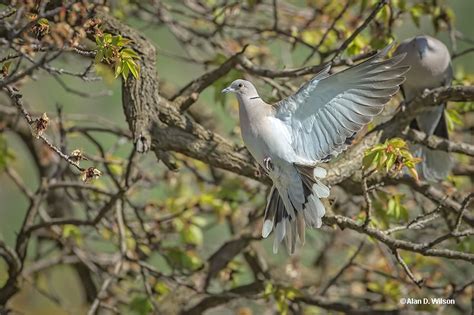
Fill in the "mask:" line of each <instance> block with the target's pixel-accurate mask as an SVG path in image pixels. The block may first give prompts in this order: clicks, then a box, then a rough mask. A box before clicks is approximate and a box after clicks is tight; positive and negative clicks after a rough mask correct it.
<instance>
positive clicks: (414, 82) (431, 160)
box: [395, 36, 453, 181]
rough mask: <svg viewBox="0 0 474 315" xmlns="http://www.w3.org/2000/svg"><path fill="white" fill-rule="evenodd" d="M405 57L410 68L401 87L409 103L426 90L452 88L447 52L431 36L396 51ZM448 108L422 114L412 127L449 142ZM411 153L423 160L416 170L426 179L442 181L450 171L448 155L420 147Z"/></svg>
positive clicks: (434, 107) (416, 39)
mask: <svg viewBox="0 0 474 315" xmlns="http://www.w3.org/2000/svg"><path fill="white" fill-rule="evenodd" d="M402 53H403V54H406V57H405V59H404V60H403V61H402V63H403V64H406V65H409V66H410V67H411V69H410V71H409V72H408V73H407V75H406V80H405V82H404V83H403V86H402V91H403V94H404V97H405V100H406V102H410V101H411V100H413V99H414V98H415V97H417V96H419V95H421V94H422V93H423V91H424V90H426V89H433V88H437V87H440V86H448V85H450V84H451V80H452V77H453V69H452V66H451V56H450V54H449V50H448V48H447V47H446V46H445V45H444V44H443V43H442V42H440V41H439V40H437V39H435V38H433V37H430V36H416V37H414V38H410V39H407V40H405V41H403V42H402V43H401V44H400V45H399V46H398V48H397V50H396V51H395V54H402ZM445 107H446V104H440V105H438V106H433V107H431V108H429V109H428V110H426V111H425V112H423V113H421V114H420V115H418V116H417V117H416V118H415V120H414V121H413V123H412V124H411V126H412V128H416V129H419V130H421V131H423V132H424V133H425V134H427V135H428V136H430V135H436V136H439V137H442V138H446V139H448V130H447V127H446V121H445V117H444V109H445ZM412 151H414V152H415V154H416V155H417V156H418V157H421V158H422V159H423V161H422V162H421V163H420V164H418V166H417V168H418V172H419V173H420V175H421V176H422V177H423V178H424V179H427V180H430V181H438V180H442V179H444V178H445V177H446V176H447V175H448V173H449V171H450V170H451V167H452V161H451V156H450V154H449V153H448V152H446V151H440V150H432V149H429V148H427V147H424V146H420V145H414V146H413V148H412Z"/></svg>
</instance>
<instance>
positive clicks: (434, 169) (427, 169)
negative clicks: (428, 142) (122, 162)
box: [410, 104, 453, 182]
mask: <svg viewBox="0 0 474 315" xmlns="http://www.w3.org/2000/svg"><path fill="white" fill-rule="evenodd" d="M441 108H442V109H443V111H442V112H441V113H440V114H439V115H440V117H439V120H438V122H437V124H436V126H431V129H432V130H428V129H429V128H428V127H426V126H425V128H420V127H421V126H419V122H417V121H416V120H413V122H412V123H411V125H410V128H413V129H417V130H422V131H424V132H425V133H426V132H432V134H434V135H436V136H438V137H441V138H445V139H449V135H448V128H447V125H446V119H445V116H444V108H445V104H444V105H442V106H441ZM435 118H436V117H435ZM423 129H424V130H423ZM429 134H430V133H428V135H429ZM412 151H413V152H414V155H415V156H417V157H420V158H421V159H422V162H421V163H419V164H418V166H417V171H418V173H419V174H420V176H421V177H422V178H423V179H425V180H427V181H430V182H437V181H440V180H443V179H445V178H446V177H447V176H448V174H449V172H450V171H451V169H452V167H453V160H452V158H451V154H450V153H449V152H446V151H441V150H432V149H430V148H427V147H425V146H421V145H413V147H412Z"/></svg>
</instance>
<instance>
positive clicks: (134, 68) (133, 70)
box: [126, 59, 140, 79]
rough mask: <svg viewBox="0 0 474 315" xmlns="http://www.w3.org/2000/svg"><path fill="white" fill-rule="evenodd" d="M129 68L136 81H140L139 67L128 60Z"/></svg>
mask: <svg viewBox="0 0 474 315" xmlns="http://www.w3.org/2000/svg"><path fill="white" fill-rule="evenodd" d="M126 63H127V66H128V68H129V69H130V72H131V73H132V75H133V77H134V78H135V79H138V73H139V69H140V68H139V66H138V64H136V63H135V61H133V60H132V59H128V60H127V61H126Z"/></svg>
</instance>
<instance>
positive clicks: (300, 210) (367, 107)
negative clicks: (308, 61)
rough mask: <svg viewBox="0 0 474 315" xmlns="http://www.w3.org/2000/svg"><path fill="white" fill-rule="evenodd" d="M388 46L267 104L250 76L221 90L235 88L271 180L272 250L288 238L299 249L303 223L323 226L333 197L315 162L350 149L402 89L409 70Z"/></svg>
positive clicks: (253, 149)
mask: <svg viewBox="0 0 474 315" xmlns="http://www.w3.org/2000/svg"><path fill="white" fill-rule="evenodd" d="M387 51H388V48H387V49H384V50H383V51H382V52H381V53H380V54H378V55H376V56H374V57H372V58H370V59H368V60H367V61H365V62H363V63H361V64H359V65H356V66H354V67H352V68H350V69H347V70H344V71H342V72H340V73H337V74H335V75H330V74H329V67H325V68H324V69H323V70H322V71H321V72H320V73H318V74H317V75H316V76H315V77H314V78H313V79H312V80H311V81H309V82H308V83H307V84H305V85H304V86H303V87H301V89H300V90H299V91H298V92H297V93H296V94H294V95H292V96H290V97H288V98H287V99H284V100H282V101H280V102H278V103H277V104H275V105H270V104H267V103H265V102H264V101H263V100H262V99H261V98H260V97H259V95H258V93H257V90H256V89H255V87H254V86H253V85H252V83H250V82H248V81H245V80H236V81H234V82H233V83H232V84H231V85H230V86H229V87H228V88H226V89H224V90H223V92H234V93H236V95H237V99H238V101H239V106H240V108H239V115H240V127H241V132H242V137H243V140H244V143H245V145H246V146H247V148H248V150H249V151H250V153H251V154H252V156H253V157H254V158H255V159H256V161H257V162H258V163H259V164H260V165H261V166H262V167H263V168H265V169H266V170H267V172H268V175H269V177H270V178H271V180H272V181H273V187H272V190H271V192H270V195H269V198H268V203H267V207H266V209H265V220H264V224H263V228H262V236H263V237H267V236H268V235H269V234H270V232H271V231H272V229H274V230H275V241H274V245H273V250H274V252H276V251H277V249H278V245H279V244H280V242H281V241H282V240H283V239H285V241H286V242H285V243H286V246H287V249H288V250H289V252H290V253H293V252H294V250H295V243H296V241H297V239H298V238H299V239H300V241H301V242H304V227H305V225H308V226H311V227H320V226H321V224H322V220H321V219H322V217H323V216H324V214H325V209H324V206H323V204H322V202H321V200H320V198H327V197H328V196H329V188H328V187H326V186H325V185H324V184H323V183H321V182H320V180H319V179H321V178H324V177H325V176H326V173H327V172H326V170H325V169H323V168H321V167H319V166H316V164H317V163H319V162H321V161H323V160H325V159H326V158H327V157H328V156H335V155H337V154H338V153H340V152H341V151H342V150H344V149H345V148H346V145H345V141H346V139H347V138H348V137H351V136H353V134H354V133H355V132H357V131H359V130H360V129H361V128H362V127H363V126H364V125H365V124H367V123H369V122H370V121H371V120H372V118H373V117H374V116H375V115H377V114H378V113H380V112H381V111H382V109H383V105H384V104H385V103H386V102H388V101H389V100H390V98H391V96H392V95H394V94H395V93H396V92H397V91H398V86H399V84H401V83H402V82H403V80H404V78H403V76H402V75H403V73H405V72H406V71H407V70H408V67H396V65H397V64H398V63H399V62H400V61H401V60H402V59H403V56H398V57H396V58H393V59H388V60H382V57H384V56H385V54H386V53H387ZM268 159H269V160H271V167H267V165H266V162H265V161H266V160H268Z"/></svg>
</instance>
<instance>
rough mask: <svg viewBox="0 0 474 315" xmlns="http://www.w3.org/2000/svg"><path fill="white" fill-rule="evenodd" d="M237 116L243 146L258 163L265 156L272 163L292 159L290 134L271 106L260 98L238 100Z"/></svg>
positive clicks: (292, 151)
mask: <svg viewBox="0 0 474 315" xmlns="http://www.w3.org/2000/svg"><path fill="white" fill-rule="evenodd" d="M239 117H240V126H241V130H242V138H243V140H244V143H245V146H246V147H247V149H248V150H249V151H250V153H251V154H252V156H253V157H254V158H255V159H256V160H257V162H258V163H262V161H263V159H264V158H265V157H270V158H271V159H272V162H273V163H274V164H275V163H277V162H278V160H284V161H291V160H293V159H294V156H295V153H294V150H293V149H292V148H291V135H290V133H289V132H288V130H287V128H286V126H285V125H284V124H283V122H282V121H281V120H279V119H277V118H275V108H274V107H273V106H271V105H269V104H266V103H265V102H263V101H262V99H261V98H257V99H252V100H248V101H246V102H240V107H239ZM243 126H249V127H250V128H245V127H244V128H242V127H243ZM261 165H262V167H263V164H261Z"/></svg>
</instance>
